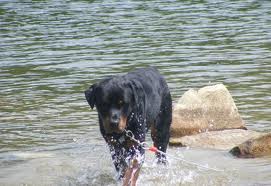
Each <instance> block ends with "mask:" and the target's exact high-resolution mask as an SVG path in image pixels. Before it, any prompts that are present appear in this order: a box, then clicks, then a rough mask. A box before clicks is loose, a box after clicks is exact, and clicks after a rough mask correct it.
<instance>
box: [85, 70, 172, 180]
mask: <svg viewBox="0 0 271 186" xmlns="http://www.w3.org/2000/svg"><path fill="white" fill-rule="evenodd" d="M85 96H86V99H87V101H88V103H89V105H90V107H91V108H92V109H93V108H94V106H96V108H97V111H98V117H99V124H100V131H101V134H102V135H103V137H104V139H105V141H106V142H107V144H108V145H109V148H110V151H111V155H112V159H113V162H114V165H115V168H116V170H117V171H119V172H120V177H123V176H124V172H125V169H126V168H127V166H128V164H129V162H127V159H128V160H130V159H133V158H134V156H136V153H137V152H140V154H142V155H144V149H142V147H140V146H138V145H137V144H136V143H133V142H132V141H131V140H129V139H128V138H127V137H126V136H125V135H124V132H122V131H117V130H115V128H114V127H116V126H113V125H115V124H114V122H112V120H113V119H112V118H113V116H112V115H114V114H113V113H116V114H115V115H114V116H116V118H117V117H127V123H126V130H131V131H132V132H133V134H134V136H135V138H136V139H137V140H139V141H140V142H144V141H145V135H146V132H147V131H148V129H149V128H150V127H152V139H153V142H154V145H155V146H156V147H157V148H158V149H159V150H161V151H163V152H166V150H167V145H168V142H169V129H170V124H171V118H172V101H171V95H170V91H169V89H168V86H167V83H166V81H165V79H164V78H163V77H162V76H161V75H160V74H159V72H158V71H157V70H156V69H155V68H152V67H150V68H145V69H138V70H135V71H133V72H130V73H128V74H126V75H123V76H113V77H111V78H107V79H104V80H102V81H100V82H98V83H96V84H94V85H92V86H91V87H90V88H89V89H88V90H86V91H85ZM106 118H107V120H106ZM116 118H115V119H116ZM106 121H109V122H108V123H109V124H108V123H107V127H108V129H107V130H106V129H105V122H106ZM111 125H112V126H111ZM111 129H112V130H111ZM153 129H154V130H153ZM156 155H157V158H158V161H159V162H165V161H166V159H165V156H163V155H161V154H159V153H157V154H156ZM142 162H143V161H142Z"/></svg>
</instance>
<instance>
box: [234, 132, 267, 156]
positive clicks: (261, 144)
mask: <svg viewBox="0 0 271 186" xmlns="http://www.w3.org/2000/svg"><path fill="white" fill-rule="evenodd" d="M230 153H231V154H232V155H234V156H237V157H239V158H257V157H262V156H271V133H268V134H264V135H261V136H260V137H257V138H252V139H249V140H247V141H245V142H244V143H242V144H240V145H238V146H236V147H234V148H232V149H231V150H230Z"/></svg>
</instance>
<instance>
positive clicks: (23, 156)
mask: <svg viewBox="0 0 271 186" xmlns="http://www.w3.org/2000/svg"><path fill="white" fill-rule="evenodd" d="M150 65H151V66H155V67H157V68H158V69H159V71H160V72H161V73H162V74H163V75H164V76H165V78H166V79H167V81H168V84H169V87H170V90H171V92H172V95H173V100H174V101H176V100H177V99H178V98H179V97H180V96H181V95H182V94H183V93H184V92H185V91H186V90H188V89H189V88H200V87H203V86H206V85H213V84H217V83H223V84H225V85H226V86H227V87H228V89H229V91H230V92H231V94H232V96H233V98H234V100H235V102H236V105H237V107H238V109H239V112H240V113H241V115H242V118H243V119H244V121H245V123H246V125H247V127H248V128H249V129H252V130H258V131H271V123H270V122H271V95H270V90H271V2H270V1H267V0H266V1H264V0H261V1H252V0H248V1H241V0H236V1H230V0H226V1H220V0H199V1H192V0H185V1H177V0H168V1H154V0H148V1H132V0H129V1H117V0H112V1H111V0H109V1H93V0H85V1H84V0H81V1H71V0H70V1H61V0H52V1H42V0H35V1H34V0H32V1H30V0H29V1H18V0H17V1H16V0H2V1H0V185H20V184H28V185H69V184H70V185H110V184H111V185H114V184H116V182H115V181H114V171H113V168H112V165H111V162H110V157H109V154H108V152H107V151H108V150H107V149H106V147H105V143H104V142H103V140H102V138H101V136H100V134H99V129H98V124H97V116H96V112H95V111H90V109H89V106H88V105H87V103H86V101H85V98H84V94H83V91H84V90H85V89H86V88H87V87H88V86H89V85H91V84H92V83H94V82H96V81H97V80H99V79H102V78H103V77H105V76H109V75H114V74H122V73H125V72H127V71H129V70H132V69H134V68H138V67H146V66H150ZM149 142H150V141H149ZM170 152H171V153H173V154H174V153H176V154H178V153H179V154H186V153H188V154H189V157H192V159H193V161H202V163H203V164H204V163H206V162H207V163H208V164H209V165H210V166H211V165H212V166H217V167H220V168H221V167H222V168H225V167H226V169H227V168H228V169H227V171H226V173H223V174H221V173H208V174H207V173H205V172H202V171H197V170H195V169H194V168H191V167H189V166H188V167H185V166H184V167H182V166H179V165H176V166H173V165H172V167H170V168H171V169H170V170H163V169H162V170H160V171H158V172H156V170H157V168H156V167H155V166H154V165H152V163H148V162H147V163H146V165H145V169H143V175H142V176H141V178H140V180H139V184H140V185H155V184H156V185H157V184H159V185H168V184H169V185H179V184H184V185H258V184H271V179H270V177H271V175H270V172H271V171H270V170H271V167H270V160H269V159H268V160H265V159H261V160H240V161H238V160H235V159H233V158H231V157H229V156H228V155H227V153H226V152H216V151H215V152H213V151H205V150H195V151H193V150H189V149H186V150H183V149H174V148H172V149H170ZM219 153H222V155H221V154H219ZM197 154H198V155H197ZM218 154H219V155H220V156H221V157H220V156H219V155H218ZM205 156H207V157H208V156H210V157H213V158H211V159H206V162H204V161H203V160H204V159H205V158H202V157H205ZM147 159H148V160H149V161H152V159H153V158H152V155H148V156H147ZM202 159H203V160H202ZM223 162H227V163H225V164H226V165H224V163H223ZM177 163H178V162H176V161H174V160H172V164H174V165H175V164H177ZM227 165H230V166H229V167H227ZM232 167H233V168H232ZM231 168H232V169H231ZM236 170H237V171H236ZM239 170H242V171H241V173H240V172H239ZM163 175H165V177H164V179H161V176H163ZM150 177H155V178H160V179H156V181H154V180H152V179H151V178H150ZM172 178H174V179H172ZM63 180H64V181H63ZM157 180H158V181H157ZM172 180H173V181H172ZM174 180H175V181H174Z"/></svg>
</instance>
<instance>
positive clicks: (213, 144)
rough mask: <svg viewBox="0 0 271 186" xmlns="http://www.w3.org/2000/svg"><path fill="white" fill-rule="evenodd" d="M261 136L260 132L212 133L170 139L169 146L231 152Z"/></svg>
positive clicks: (229, 131) (226, 131)
mask: <svg viewBox="0 0 271 186" xmlns="http://www.w3.org/2000/svg"><path fill="white" fill-rule="evenodd" d="M260 135H261V133H259V132H255V131H250V130H242V129H231V130H222V131H210V132H204V133H200V134H196V135H192V136H183V137H178V138H170V142H169V144H170V145H172V146H183V147H200V148H211V149H220V150H229V149H231V148H233V147H234V146H236V145H238V144H240V143H243V142H244V141H246V140H248V139H250V138H252V137H258V136H260Z"/></svg>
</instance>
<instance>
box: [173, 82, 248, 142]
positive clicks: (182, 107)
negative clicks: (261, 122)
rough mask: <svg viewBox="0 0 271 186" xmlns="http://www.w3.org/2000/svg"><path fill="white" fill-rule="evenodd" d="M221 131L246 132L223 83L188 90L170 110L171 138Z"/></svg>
mask: <svg viewBox="0 0 271 186" xmlns="http://www.w3.org/2000/svg"><path fill="white" fill-rule="evenodd" d="M224 129H245V124H244V122H243V120H242V118H241V116H240V115H239V113H238V109H237V107H236V105H235V103H234V100H233V98H232V97H231V95H230V93H229V91H228V90H227V88H226V87H225V86H224V85H222V84H218V85H214V86H206V87H203V88H201V89H199V90H198V91H197V90H194V89H190V90H189V91H187V92H185V93H184V95H183V96H182V97H181V98H180V99H179V100H178V103H177V104H175V105H174V107H173V113H172V125H171V136H172V137H182V136H186V135H193V134H197V133H201V132H205V131H215V130H224Z"/></svg>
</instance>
